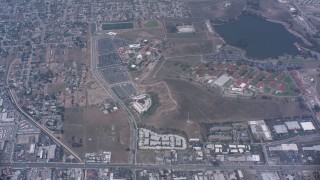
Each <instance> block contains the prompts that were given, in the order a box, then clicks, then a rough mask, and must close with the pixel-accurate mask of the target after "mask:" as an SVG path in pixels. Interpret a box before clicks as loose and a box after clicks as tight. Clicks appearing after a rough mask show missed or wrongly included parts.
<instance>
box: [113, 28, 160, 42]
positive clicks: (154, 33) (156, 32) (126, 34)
mask: <svg viewBox="0 0 320 180" xmlns="http://www.w3.org/2000/svg"><path fill="white" fill-rule="evenodd" d="M117 37H119V38H123V39H127V40H129V41H135V40H136V39H137V38H144V37H145V38H151V37H153V38H161V39H162V38H164V37H165V34H164V30H163V29H162V28H152V29H137V30H128V31H123V32H119V34H118V35H117Z"/></svg>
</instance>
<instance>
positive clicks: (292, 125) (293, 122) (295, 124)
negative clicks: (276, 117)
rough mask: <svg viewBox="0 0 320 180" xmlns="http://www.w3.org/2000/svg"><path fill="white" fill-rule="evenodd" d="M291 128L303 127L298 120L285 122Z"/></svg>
mask: <svg viewBox="0 0 320 180" xmlns="http://www.w3.org/2000/svg"><path fill="white" fill-rule="evenodd" d="M285 124H286V125H287V127H288V129H289V130H297V129H301V127H300V125H299V123H298V122H297V121H287V122H285Z"/></svg>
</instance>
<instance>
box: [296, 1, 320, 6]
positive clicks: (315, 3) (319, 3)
mask: <svg viewBox="0 0 320 180" xmlns="http://www.w3.org/2000/svg"><path fill="white" fill-rule="evenodd" d="M298 2H299V4H300V5H320V0H298Z"/></svg>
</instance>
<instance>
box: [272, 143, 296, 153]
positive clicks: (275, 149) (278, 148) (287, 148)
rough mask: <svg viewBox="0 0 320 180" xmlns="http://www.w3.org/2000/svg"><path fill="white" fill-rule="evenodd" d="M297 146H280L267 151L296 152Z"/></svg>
mask: <svg viewBox="0 0 320 180" xmlns="http://www.w3.org/2000/svg"><path fill="white" fill-rule="evenodd" d="M298 150H299V149H298V146H297V144H281V145H278V146H273V147H269V151H298Z"/></svg>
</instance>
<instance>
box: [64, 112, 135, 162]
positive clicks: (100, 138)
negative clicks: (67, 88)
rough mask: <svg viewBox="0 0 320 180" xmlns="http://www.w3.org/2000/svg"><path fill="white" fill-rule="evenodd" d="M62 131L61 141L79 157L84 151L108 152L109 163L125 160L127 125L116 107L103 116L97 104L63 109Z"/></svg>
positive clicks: (128, 139)
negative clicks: (115, 109) (114, 110)
mask: <svg viewBox="0 0 320 180" xmlns="http://www.w3.org/2000/svg"><path fill="white" fill-rule="evenodd" d="M64 131H65V133H64V134H63V140H64V141H65V142H67V144H68V145H69V146H70V147H72V146H73V147H72V148H73V149H74V150H75V151H76V152H78V153H79V154H80V155H81V156H82V157H84V154H85V153H91V152H100V151H111V153H112V156H111V162H113V163H126V162H127V161H128V154H129V153H128V151H127V148H129V144H130V127H129V124H128V122H127V120H126V118H125V116H124V114H123V113H122V112H121V111H119V110H118V111H116V112H113V113H111V114H108V115H105V114H103V112H102V111H100V110H99V109H98V108H97V107H96V106H91V107H89V108H88V109H86V108H72V109H66V111H65V121H64ZM77 146H78V147H77Z"/></svg>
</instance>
